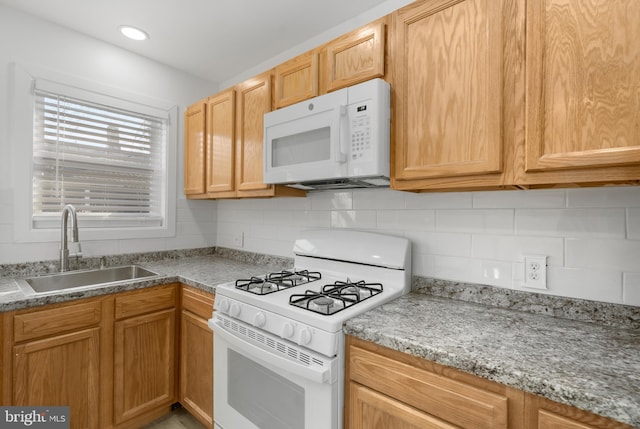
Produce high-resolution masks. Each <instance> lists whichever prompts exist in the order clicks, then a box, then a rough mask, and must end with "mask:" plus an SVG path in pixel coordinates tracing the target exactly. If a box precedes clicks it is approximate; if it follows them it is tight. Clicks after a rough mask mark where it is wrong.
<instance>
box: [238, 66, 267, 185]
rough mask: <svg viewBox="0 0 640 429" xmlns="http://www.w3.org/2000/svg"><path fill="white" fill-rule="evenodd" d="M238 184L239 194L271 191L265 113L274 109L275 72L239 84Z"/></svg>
mask: <svg viewBox="0 0 640 429" xmlns="http://www.w3.org/2000/svg"><path fill="white" fill-rule="evenodd" d="M237 91H238V92H237V94H238V100H237V103H238V104H237V108H238V112H237V113H238V117H237V121H236V122H237V125H236V126H237V129H236V130H237V131H236V157H237V161H236V163H237V164H236V165H237V170H236V186H237V191H238V195H242V194H244V195H245V196H251V195H252V194H251V192H248V191H263V193H264V191H267V190H268V188H269V186H268V185H265V184H264V182H263V181H262V178H263V169H264V167H263V162H264V161H263V156H262V154H263V152H262V147H263V145H264V139H263V134H264V130H263V128H264V114H265V113H267V112H270V111H271V74H270V73H264V74H262V75H260V76H257V77H255V78H254V79H250V80H248V81H246V82H243V83H242V84H240V85H239V86H238V87H237Z"/></svg>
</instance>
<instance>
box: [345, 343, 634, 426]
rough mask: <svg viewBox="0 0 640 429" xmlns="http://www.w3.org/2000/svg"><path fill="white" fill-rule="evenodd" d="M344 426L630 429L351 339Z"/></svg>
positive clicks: (502, 386)
mask: <svg viewBox="0 0 640 429" xmlns="http://www.w3.org/2000/svg"><path fill="white" fill-rule="evenodd" d="M346 350H347V357H346V365H347V367H346V376H345V390H346V392H345V429H418V428H419V429H435V428H447V429H453V428H468V429H481V428H486V429H497V428H513V429H604V428H624V429H627V428H628V429H630V428H631V426H628V425H625V424H623V423H619V422H615V421H613V420H610V419H608V418H605V417H602V416H597V415H594V414H591V413H588V412H586V411H583V410H579V409H577V408H574V407H570V406H567V405H563V404H559V403H557V402H553V401H550V400H548V399H545V398H542V397H539V396H536V395H532V394H529V393H525V392H523V391H521V390H518V389H515V388H511V387H507V386H504V385H502V384H499V383H495V382H492V381H489V380H486V379H483V378H480V377H477V376H474V375H471V374H467V373H464V372H462V371H458V370H455V369H452V368H449V367H445V366H442V365H439V364H436V363H434V362H431V361H428V360H425V359H420V358H417V357H414V356H411V355H408V354H406V353H401V352H398V351H395V350H391V349H388V348H385V347H381V346H378V345H375V344H373V343H370V342H366V341H362V340H359V339H356V338H354V337H350V336H347V341H346Z"/></svg>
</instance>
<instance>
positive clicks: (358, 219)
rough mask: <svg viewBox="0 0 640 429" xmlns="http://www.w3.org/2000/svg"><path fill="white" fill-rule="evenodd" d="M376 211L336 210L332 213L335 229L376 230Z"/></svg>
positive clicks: (332, 222) (332, 224)
mask: <svg viewBox="0 0 640 429" xmlns="http://www.w3.org/2000/svg"><path fill="white" fill-rule="evenodd" d="M376 221H377V213H376V211H375V210H335V211H333V212H331V226H332V227H333V228H356V229H376Z"/></svg>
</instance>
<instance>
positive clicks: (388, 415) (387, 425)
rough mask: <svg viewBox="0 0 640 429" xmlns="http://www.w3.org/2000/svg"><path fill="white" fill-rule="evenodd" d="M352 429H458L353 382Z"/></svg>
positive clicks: (351, 393)
mask: <svg viewBox="0 0 640 429" xmlns="http://www.w3.org/2000/svg"><path fill="white" fill-rule="evenodd" d="M349 395H350V404H351V405H350V407H349V410H348V412H349V413H350V414H351V415H350V418H349V420H350V422H351V423H352V424H351V425H350V429H456V428H457V426H452V425H450V424H448V423H446V422H443V421H442V420H439V419H436V418H434V417H433V416H430V415H428V414H426V413H423V412H422V411H420V410H417V409H415V408H412V407H409V406H408V405H405V404H403V403H402V402H400V401H396V400H395V399H393V398H391V397H389V396H386V395H382V394H380V393H378V392H376V391H374V390H371V389H368V388H366V387H364V386H361V385H359V384H358V383H354V382H351V383H349Z"/></svg>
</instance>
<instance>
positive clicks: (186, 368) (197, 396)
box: [180, 311, 213, 428]
mask: <svg viewBox="0 0 640 429" xmlns="http://www.w3.org/2000/svg"><path fill="white" fill-rule="evenodd" d="M181 325H182V326H181V329H180V342H181V345H180V403H181V404H182V405H183V406H184V407H185V408H186V409H187V410H188V411H189V412H190V413H191V414H192V415H194V416H195V417H196V418H197V419H198V420H199V421H200V422H201V423H202V424H204V425H205V426H206V427H208V428H212V427H213V332H212V331H211V329H210V328H209V325H207V320H206V319H203V318H201V317H198V316H196V315H194V314H193V313H191V312H189V311H183V312H182V320H181Z"/></svg>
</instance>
